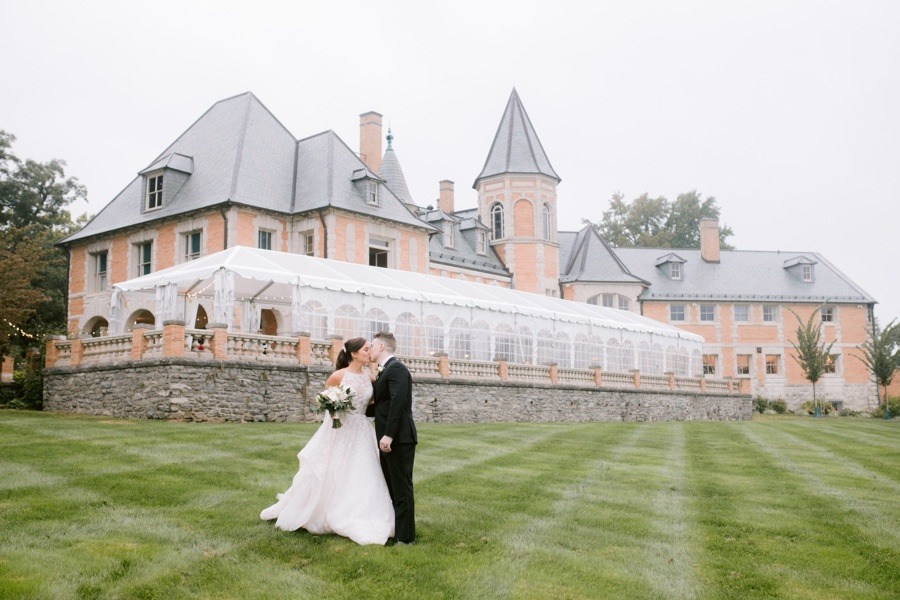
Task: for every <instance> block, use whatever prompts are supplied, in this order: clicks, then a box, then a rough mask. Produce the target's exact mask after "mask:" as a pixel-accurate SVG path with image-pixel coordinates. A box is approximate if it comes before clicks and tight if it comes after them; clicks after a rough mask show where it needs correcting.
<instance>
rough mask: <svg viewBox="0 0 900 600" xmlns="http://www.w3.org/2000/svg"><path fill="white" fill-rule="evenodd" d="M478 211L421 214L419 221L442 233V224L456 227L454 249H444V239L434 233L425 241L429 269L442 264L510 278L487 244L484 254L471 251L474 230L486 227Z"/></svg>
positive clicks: (475, 234)
mask: <svg viewBox="0 0 900 600" xmlns="http://www.w3.org/2000/svg"><path fill="white" fill-rule="evenodd" d="M477 215H478V211H477V210H476V209H467V210H463V211H459V212H455V213H453V214H452V215H448V214H447V213H445V212H443V211H441V210H439V209H434V210H430V211H427V212H425V213H422V214H421V218H422V219H423V220H424V221H427V222H428V223H431V224H433V225H435V227H436V228H437V229H438V230H440V231H441V232H443V228H444V222H445V221H451V222H453V223H455V224H458V225H456V226H457V234H456V236H455V238H454V247H453V248H446V247H444V236H443V235H442V233H437V234H435V235H432V236H431V239H430V240H429V241H428V253H429V259H430V260H431V263H432V265H433V266H437V267H440V265H446V266H451V267H457V268H461V269H471V270H473V271H481V272H482V273H488V274H491V275H501V276H505V277H511V275H510V272H509V270H507V268H506V267H505V266H504V265H503V262H502V261H501V260H500V257H499V256H497V253H496V251H495V250H494V249H493V248H492V247H491V246H490V245H488V249H487V252H488V253H487V254H486V255H485V254H478V252H476V251H475V248H476V247H477V246H476V244H477V243H478V240H477V236H478V233H477V231H478V229H482V230H485V231H486V230H487V229H488V228H487V226H486V225H484V224H483V223H481V222H480V221H478V220H477Z"/></svg>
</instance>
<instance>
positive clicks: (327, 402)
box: [316, 385, 356, 429]
mask: <svg viewBox="0 0 900 600" xmlns="http://www.w3.org/2000/svg"><path fill="white" fill-rule="evenodd" d="M355 397H356V392H354V391H353V388H351V387H347V386H337V385H336V386H332V387H327V388H325V389H324V390H322V391H321V392H319V395H318V396H317V397H316V399H317V400H318V401H319V408H318V410H316V412H322V411H326V410H327V411H328V412H329V413H331V419H332V421H331V427H332V428H333V429H337V428H338V427H340V426H341V420H340V418H339V417H338V413H340V412H344V411H347V410H353V399H354V398H355Z"/></svg>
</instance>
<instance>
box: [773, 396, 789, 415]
mask: <svg viewBox="0 0 900 600" xmlns="http://www.w3.org/2000/svg"><path fill="white" fill-rule="evenodd" d="M769 408H771V409H772V410H774V411H775V412H777V413H778V414H779V415H783V414H784V413H786V412H787V410H788V407H787V402H785V401H784V400H782V399H781V398H778V399H777V400H772V401H771V402H770V403H769Z"/></svg>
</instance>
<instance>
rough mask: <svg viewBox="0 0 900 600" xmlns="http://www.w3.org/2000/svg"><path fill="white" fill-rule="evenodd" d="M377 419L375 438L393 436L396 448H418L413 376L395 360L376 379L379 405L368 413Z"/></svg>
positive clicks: (374, 406) (394, 358)
mask: <svg viewBox="0 0 900 600" xmlns="http://www.w3.org/2000/svg"><path fill="white" fill-rule="evenodd" d="M366 414H367V415H369V416H374V417H375V435H376V436H377V438H378V439H379V440H380V439H381V438H382V436H385V435H386V436H389V437H390V438H391V439H392V440H393V442H392V443H395V444H416V443H418V442H419V438H418V435H417V434H416V424H415V423H414V422H413V416H412V375H410V373H409V369H407V368H406V365H404V364H403V363H402V362H400V361H399V360H397V359H396V357H391V358H390V359H389V360H388V361H387V362H386V363H385V365H384V369H383V370H382V371H381V374H380V375H378V377H377V378H376V379H375V404H374V405H373V406H370V407H369V410H367V411H366Z"/></svg>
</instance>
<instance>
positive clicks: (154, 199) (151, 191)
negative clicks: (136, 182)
mask: <svg viewBox="0 0 900 600" xmlns="http://www.w3.org/2000/svg"><path fill="white" fill-rule="evenodd" d="M162 203H163V176H162V174H159V175H153V176H151V177H148V178H147V210H155V209H157V208H161V207H162Z"/></svg>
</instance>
